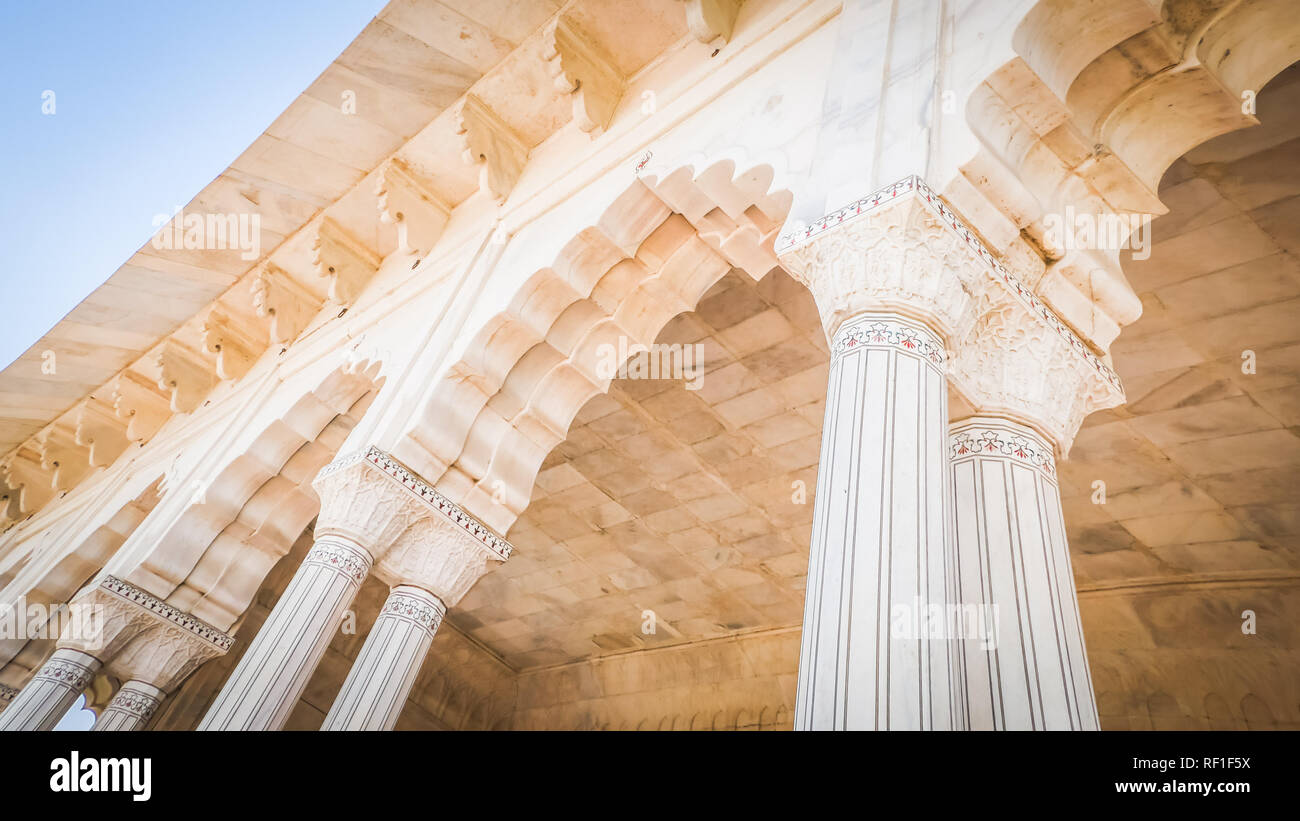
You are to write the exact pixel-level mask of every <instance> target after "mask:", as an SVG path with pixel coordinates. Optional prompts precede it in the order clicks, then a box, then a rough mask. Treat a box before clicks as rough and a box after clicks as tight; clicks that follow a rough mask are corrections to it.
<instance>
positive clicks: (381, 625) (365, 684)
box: [321, 585, 447, 730]
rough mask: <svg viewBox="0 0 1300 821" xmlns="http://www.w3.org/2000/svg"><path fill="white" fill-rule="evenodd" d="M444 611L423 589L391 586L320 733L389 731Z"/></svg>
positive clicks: (410, 586)
mask: <svg viewBox="0 0 1300 821" xmlns="http://www.w3.org/2000/svg"><path fill="white" fill-rule="evenodd" d="M446 609H447V608H446V607H445V606H444V605H443V603H442V601H441V600H439V598H438V597H437V596H435V595H434V594H432V593H430V592H429V591H427V590H423V589H421V588H419V587H415V586H414V585H398V586H397V587H394V588H393V589H392V592H391V593H389V596H388V599H387V600H386V601H385V602H384V606H383V609H381V610H380V611H379V617H378V618H377V619H376V620H375V624H374V626H373V627H372V628H371V629H370V635H368V636H367V637H366V642H365V644H364V645H363V646H362V648H361V653H360V655H358V656H357V660H356V663H354V664H353V665H352V669H351V671H350V672H349V673H348V677H347V680H346V681H345V682H343V689H342V690H340V691H339V694H338V697H337V698H336V699H335V701H334V706H333V707H331V708H330V711H329V715H327V716H326V717H325V723H324V724H323V725H322V726H321V729H322V730H391V729H393V726H394V725H395V724H397V718H398V716H399V715H400V714H401V712H402V707H404V706H405V705H406V697H407V696H408V695H409V694H410V692H411V686H412V685H413V684H415V678H416V676H417V675H419V673H420V667H421V666H422V665H423V664H424V658H425V656H426V655H428V652H429V645H430V644H432V643H433V636H434V634H435V633H436V632H437V630H438V625H440V624H441V623H442V617H443V615H444V614H445V613H446Z"/></svg>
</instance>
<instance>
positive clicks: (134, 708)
mask: <svg viewBox="0 0 1300 821" xmlns="http://www.w3.org/2000/svg"><path fill="white" fill-rule="evenodd" d="M161 704H162V699H160V698H158V697H156V696H151V695H149V694H147V693H142V692H140V691H139V690H128V689H125V688H124V689H121V690H118V692H117V695H115V696H113V700H112V701H111V702H110V703H109V705H108V706H109V709H112V710H117V711H119V712H123V713H126V714H128V715H132V716H135V717H136V718H137V719H139V721H140V723H141V724H143V723H144V722H146V721H148V720H149V719H150V718H152V717H153V714H154V712H156V711H157V709H158V707H159V705H161Z"/></svg>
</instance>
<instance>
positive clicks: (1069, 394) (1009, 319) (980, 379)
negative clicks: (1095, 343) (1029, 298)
mask: <svg viewBox="0 0 1300 821" xmlns="http://www.w3.org/2000/svg"><path fill="white" fill-rule="evenodd" d="M976 314H977V316H976V320H975V324H974V326H973V327H972V328H971V331H970V333H969V334H968V336H967V337H966V338H965V339H963V340H960V341H958V342H957V343H956V344H955V347H956V350H955V351H954V353H953V356H952V360H951V367H950V369H949V375H950V377H951V379H952V382H953V386H954V387H956V389H957V390H958V391H959V392H960V393H961V394H962V395H963V396H964V397H965V398H966V399H967V400H968V401H969V402H970V404H971V405H972V406H973V407H974V408H975V409H976V410H977V411H978V412H979V413H980V414H983V415H996V416H1004V417H1006V418H1009V419H1014V420H1016V421H1019V422H1022V423H1024V424H1027V425H1029V426H1031V427H1032V428H1034V429H1035V430H1038V431H1039V432H1041V433H1042V434H1043V435H1045V436H1046V437H1047V438H1048V439H1049V440H1050V441H1051V442H1052V443H1053V444H1054V445H1055V446H1056V448H1057V449H1059V451H1060V453H1061V455H1062V456H1064V455H1065V454H1067V453H1069V450H1070V446H1071V444H1072V443H1073V442H1074V437H1075V434H1077V433H1078V431H1079V427H1080V425H1082V424H1083V420H1084V417H1086V416H1087V415H1088V414H1090V413H1092V412H1093V411H1097V410H1102V409H1104V408H1112V407H1115V406H1116V405H1120V404H1122V403H1123V402H1124V389H1123V387H1122V385H1121V384H1120V382H1119V377H1117V376H1116V375H1115V373H1114V372H1113V371H1112V370H1110V368H1109V367H1107V366H1106V365H1105V364H1104V363H1103V362H1101V360H1100V359H1099V358H1097V357H1096V356H1095V355H1091V356H1083V355H1081V353H1080V351H1079V350H1078V349H1077V348H1076V347H1075V345H1073V344H1072V343H1071V337H1073V334H1070V335H1069V336H1066V335H1063V334H1061V333H1060V332H1059V331H1058V330H1057V329H1056V328H1054V327H1053V326H1052V324H1050V323H1049V322H1046V321H1044V318H1043V317H1042V316H1041V315H1039V314H1037V313H1036V312H1035V311H1034V310H1033V309H1032V308H1030V307H1029V306H1027V305H1025V304H1024V303H1023V302H1022V301H1020V300H1018V299H1016V298H1014V297H1013V296H1011V295H1009V294H1006V293H996V292H991V293H988V294H985V295H983V296H982V297H981V298H980V300H979V304H978V306H977V308H976ZM1074 338H1075V339H1077V337H1074Z"/></svg>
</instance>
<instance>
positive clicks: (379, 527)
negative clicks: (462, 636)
mask: <svg viewBox="0 0 1300 821" xmlns="http://www.w3.org/2000/svg"><path fill="white" fill-rule="evenodd" d="M312 486H313V487H315V489H316V492H317V493H318V494H320V498H321V512H320V515H319V516H318V517H317V519H316V538H317V540H318V541H319V540H320V539H322V538H323V537H328V536H330V535H334V536H339V537H342V538H344V539H346V540H348V541H350V542H352V543H354V544H357V545H359V546H360V547H363V548H365V549H366V550H367V551H368V552H370V555H371V557H372V558H374V559H376V560H381V558H382V557H384V556H385V554H387V553H389V552H390V549H396V548H397V547H398V546H399V545H401V546H402V550H403V551H405V550H406V545H408V544H409V543H410V542H411V540H413V539H414V540H421V539H428V538H433V535H434V534H435V533H441V532H442V531H441V530H440V528H446V534H447V535H446V538H450V537H451V535H454V536H457V537H460V538H463V539H465V540H467V543H470V544H473V545H475V546H477V548H478V549H480V550H483V551H486V552H487V553H489V554H491V556H494V557H495V558H496V559H497V560H499V561H505V560H506V558H507V557H509V555H510V551H511V550H512V549H513V548H512V547H511V546H510V544H509V543H508V542H507V541H506V540H505V539H502V538H501V537H500V536H498V535H496V534H495V533H493V532H492V531H491V530H489V529H488V528H487V527H486V526H485V525H484V524H483V523H482V522H480V521H479V520H478V519H476V518H474V517H473V516H471V515H470V514H469V513H467V512H465V511H464V510H463V509H462V508H461V507H460V506H459V505H457V504H456V503H455V502H452V501H451V500H450V499H448V498H447V497H446V496H443V495H442V494H441V493H439V492H438V491H436V490H434V489H433V487H432V486H430V485H429V484H428V483H427V482H425V481H424V480H423V479H421V478H420V477H419V476H416V475H415V474H414V473H412V472H411V471H410V470H408V469H407V468H406V467H405V466H403V465H402V464H400V463H399V462H397V461H396V460H395V459H393V458H392V457H391V456H389V455H388V454H387V453H385V452H384V451H382V450H380V449H379V448H376V447H368V448H366V449H365V450H361V451H357V452H355V453H352V454H350V455H348V456H344V457H342V458H340V459H337V460H335V461H334V462H332V463H330V464H329V465H327V466H326V467H325V469H324V470H322V471H321V472H320V474H319V475H318V476H317V477H316V479H315V481H314V482H313V483H312ZM410 531H414V532H412V533H408V532H410ZM394 561H399V560H398V559H394ZM389 564H391V563H389ZM381 566H384V563H383V562H382V561H381ZM448 603H449V604H450V602H448Z"/></svg>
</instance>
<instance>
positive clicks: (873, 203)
mask: <svg viewBox="0 0 1300 821" xmlns="http://www.w3.org/2000/svg"><path fill="white" fill-rule="evenodd" d="M907 194H914V195H916V196H917V197H918V198H919V199H921V200H922V201H923V202H925V203H926V205H927V206H929V208H930V210H932V211H933V212H934V213H935V214H937V215H938V216H939V217H940V218H941V219H942V220H943V221H944V222H945V223H947V224H948V227H950V228H952V229H953V230H954V231H956V232H957V234H958V235H959V236H960V237H961V238H962V239H963V240H964V241H965V242H966V244H967V245H968V246H969V247H970V248H971V250H973V251H974V252H975V254H976V255H977V256H978V257H979V258H980V259H981V260H983V262H984V264H985V265H986V266H987V267H988V269H989V271H990V272H991V273H992V274H993V276H994V278H995V279H997V280H999V281H1001V282H1002V284H1003V285H1004V286H1006V287H1007V288H1008V289H1009V290H1010V291H1011V292H1012V293H1013V294H1015V296H1016V298H1017V299H1019V300H1020V302H1021V303H1022V304H1023V305H1024V306H1025V307H1026V308H1027V309H1029V310H1030V311H1031V312H1032V313H1033V314H1035V315H1036V316H1038V317H1039V318H1040V319H1042V320H1043V321H1044V322H1045V323H1047V325H1048V326H1049V327H1051V328H1052V330H1054V331H1055V332H1056V333H1057V334H1059V335H1060V336H1061V338H1062V339H1064V340H1065V341H1066V342H1067V343H1069V345H1070V348H1071V349H1072V350H1073V351H1074V352H1075V353H1076V354H1078V355H1079V356H1080V357H1082V358H1083V359H1084V360H1086V361H1087V362H1088V364H1089V365H1090V366H1092V369H1093V370H1095V371H1096V372H1097V373H1098V374H1100V375H1101V378H1102V379H1103V380H1104V381H1105V382H1106V383H1107V384H1108V385H1109V386H1110V387H1111V388H1112V389H1113V390H1115V391H1116V392H1117V393H1119V394H1120V395H1121V396H1123V393H1124V386H1123V384H1122V383H1121V382H1120V378H1119V375H1118V374H1116V373H1115V371H1113V370H1111V368H1110V367H1109V366H1108V365H1106V363H1105V362H1102V361H1101V357H1099V356H1097V354H1095V353H1093V351H1092V349H1091V348H1089V347H1088V345H1087V343H1085V342H1084V341H1083V340H1082V339H1080V338H1079V335H1078V334H1076V333H1075V332H1074V331H1072V330H1071V329H1070V327H1069V326H1068V325H1066V324H1065V323H1064V322H1063V321H1062V320H1061V318H1060V317H1058V316H1057V315H1056V313H1055V312H1054V311H1053V310H1052V309H1051V308H1049V307H1048V306H1047V304H1046V303H1044V302H1043V301H1042V300H1041V299H1039V298H1038V296H1037V295H1035V294H1034V292H1033V291H1031V290H1029V289H1028V288H1026V287H1025V286H1024V285H1023V284H1022V283H1021V282H1020V280H1019V279H1017V278H1016V276H1015V275H1014V274H1012V273H1011V271H1010V270H1009V269H1008V268H1007V267H1006V266H1005V265H1003V264H1002V262H1001V261H1000V260H998V258H997V257H995V256H994V255H993V253H992V252H991V251H989V249H988V248H987V247H985V245H984V243H983V242H982V241H981V240H980V238H979V237H978V236H977V235H976V234H975V232H974V231H972V230H971V229H970V228H969V227H968V226H967V225H966V223H965V222H963V221H962V219H961V218H960V217H958V216H957V214H956V213H955V212H954V211H953V210H952V209H951V208H949V207H948V205H947V203H945V202H944V201H943V198H942V197H940V196H939V195H938V194H937V193H935V191H934V189H932V188H930V186H929V185H927V184H926V183H925V181H924V180H922V179H921V178H920V177H918V176H916V175H912V176H909V177H904V178H903V179H901V180H899V181H898V182H895V183H892V184H890V185H886V186H885V187H883V188H881V189H879V190H877V191H874V192H872V193H871V194H868V195H867V196H865V197H863V198H862V199H860V200H857V201H856V202H853V203H850V204H849V205H846V206H844V207H843V208H840V209H838V210H836V211H832V212H831V213H829V214H827V215H825V216H824V217H822V218H821V219H818V220H816V221H815V222H813V224H812V225H809V226H808V227H807V228H804V229H803V230H802V231H792V232H789V233H786V234H783V235H782V236H781V237H780V238H778V239H777V242H776V253H777V254H778V255H780V254H784V253H786V252H787V251H789V250H791V249H793V248H795V247H797V246H799V245H803V244H805V243H807V242H808V241H810V240H812V239H813V238H815V237H817V236H819V235H821V234H824V233H826V232H827V231H829V230H831V229H832V228H837V227H839V226H840V225H843V224H844V223H846V222H851V221H853V220H854V219H856V218H858V217H860V216H862V215H864V214H869V213H871V212H872V211H875V210H876V209H878V208H881V207H883V206H885V205H888V204H890V203H892V202H895V201H897V200H898V199H899V198H900V197H902V196H904V195H907Z"/></svg>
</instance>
